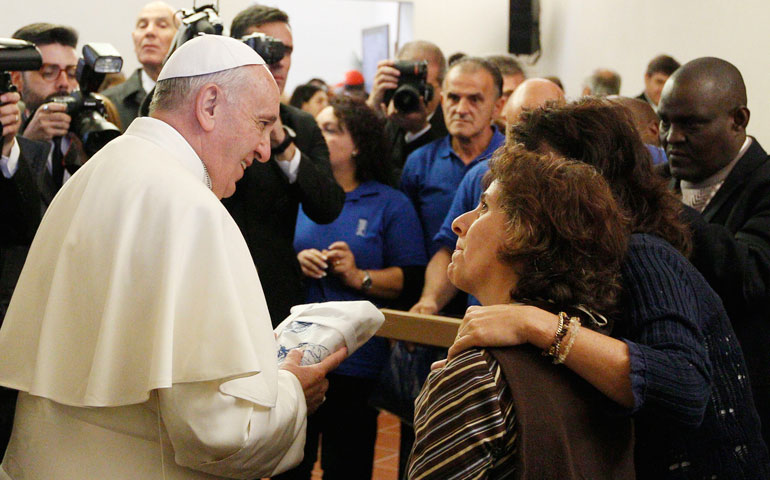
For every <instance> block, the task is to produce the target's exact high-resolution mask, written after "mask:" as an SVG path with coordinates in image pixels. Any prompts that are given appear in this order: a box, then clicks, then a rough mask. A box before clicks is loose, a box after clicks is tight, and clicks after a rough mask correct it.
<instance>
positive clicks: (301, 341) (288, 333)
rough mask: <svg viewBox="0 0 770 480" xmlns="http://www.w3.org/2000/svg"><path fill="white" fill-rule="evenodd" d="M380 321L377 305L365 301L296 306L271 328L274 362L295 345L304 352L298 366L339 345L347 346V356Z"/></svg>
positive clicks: (375, 330)
mask: <svg viewBox="0 0 770 480" xmlns="http://www.w3.org/2000/svg"><path fill="white" fill-rule="evenodd" d="M384 321H385V317H384V316H383V315H382V313H381V312H380V311H379V310H378V309H377V307H375V306H374V305H373V304H372V302H368V301H365V300H361V301H354V302H325V303H310V304H307V305H297V306H295V307H292V309H291V314H290V315H289V316H288V317H286V319H285V320H284V321H283V322H281V324H280V325H278V326H277V327H276V329H275V334H276V341H277V342H278V363H279V364H281V363H283V361H284V359H285V358H286V355H288V354H289V352H290V351H292V350H294V349H296V348H300V349H302V350H303V351H304V352H305V353H304V355H303V356H302V365H312V364H314V363H318V362H320V361H321V360H323V359H324V358H326V357H327V356H329V355H330V354H331V353H334V352H335V351H337V350H338V349H340V348H342V347H348V355H350V354H352V353H353V352H355V351H356V350H357V349H358V348H359V347H360V346H361V345H363V344H364V343H366V342H367V341H368V340H369V339H370V338H372V336H373V335H374V334H375V333H377V330H379V329H380V326H382V323H383V322H384Z"/></svg>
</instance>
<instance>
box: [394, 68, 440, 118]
mask: <svg viewBox="0 0 770 480" xmlns="http://www.w3.org/2000/svg"><path fill="white" fill-rule="evenodd" d="M393 68H395V69H397V70H398V71H399V72H400V75H399V77H398V87H396V88H395V89H393V90H388V91H387V92H385V104H386V105H387V104H389V103H390V101H391V99H392V100H393V106H394V107H395V108H396V110H398V111H399V112H401V113H410V112H415V111H417V110H418V109H419V108H420V98H422V99H423V101H424V102H425V103H428V102H430V101H431V99H432V98H433V93H434V92H433V86H432V85H430V84H429V83H428V62H427V61H425V60H419V61H401V62H396V63H395V64H394V65H393Z"/></svg>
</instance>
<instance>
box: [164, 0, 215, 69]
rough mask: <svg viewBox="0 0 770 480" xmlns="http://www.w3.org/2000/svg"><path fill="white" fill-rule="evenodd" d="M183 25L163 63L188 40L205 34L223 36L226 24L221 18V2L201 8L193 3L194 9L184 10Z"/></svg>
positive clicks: (207, 4) (177, 32)
mask: <svg viewBox="0 0 770 480" xmlns="http://www.w3.org/2000/svg"><path fill="white" fill-rule="evenodd" d="M181 23H182V25H181V26H180V27H179V29H178V30H177V31H176V35H174V40H172V42H171V47H170V48H169V49H168V53H166V58H165V59H164V61H163V63H166V61H167V60H168V58H169V57H170V56H171V54H172V53H174V52H175V51H176V50H177V49H178V48H179V47H181V46H182V45H184V44H185V42H187V41H188V40H192V39H193V38H195V37H197V36H199V35H203V34H207V35H222V30H223V29H224V24H223V23H222V20H221V19H220V18H219V0H217V4H216V5H214V4H211V3H206V4H204V5H201V6H199V7H198V6H196V5H195V1H193V8H184V9H182V18H181Z"/></svg>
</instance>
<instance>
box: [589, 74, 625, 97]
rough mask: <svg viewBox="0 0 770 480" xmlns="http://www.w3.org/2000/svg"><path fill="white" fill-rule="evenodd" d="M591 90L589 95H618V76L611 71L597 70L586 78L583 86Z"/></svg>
mask: <svg viewBox="0 0 770 480" xmlns="http://www.w3.org/2000/svg"><path fill="white" fill-rule="evenodd" d="M584 85H585V86H586V87H588V88H589V89H590V90H591V95H594V96H596V97H606V96H607V95H618V94H619V93H620V75H619V74H618V73H617V72H613V71H612V70H606V69H599V70H596V71H594V73H592V74H591V76H590V77H588V78H587V79H586V81H585V84H584Z"/></svg>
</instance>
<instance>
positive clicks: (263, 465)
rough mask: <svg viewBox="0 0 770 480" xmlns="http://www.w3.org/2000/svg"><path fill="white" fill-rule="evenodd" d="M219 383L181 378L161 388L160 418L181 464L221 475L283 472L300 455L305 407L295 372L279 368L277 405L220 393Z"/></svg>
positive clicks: (303, 443)
mask: <svg viewBox="0 0 770 480" xmlns="http://www.w3.org/2000/svg"><path fill="white" fill-rule="evenodd" d="M243 380H244V379H242V380H241V381H243ZM220 385H221V382H220V381H210V382H196V383H183V384H175V385H174V386H173V387H172V388H170V389H160V390H158V394H159V399H160V410H161V417H162V419H163V423H164V424H165V426H166V431H167V432H168V436H169V438H170V439H171V443H172V444H173V446H174V456H175V460H176V462H177V463H178V464H179V465H182V466H184V467H188V468H192V469H194V470H200V471H203V472H206V473H209V474H212V475H216V476H220V477H230V478H244V479H253V478H260V477H267V476H271V475H274V474H276V473H280V472H283V471H285V470H288V469H289V468H291V467H293V466H295V465H297V464H298V463H299V462H300V461H301V460H302V452H303V448H304V445H305V427H306V414H307V407H306V405H305V396H304V393H303V392H302V387H301V386H300V383H299V380H297V377H295V376H294V375H293V374H291V373H289V372H288V371H286V370H280V371H279V373H278V398H277V399H276V404H275V407H273V408H267V407H263V406H261V405H257V404H255V403H252V402H249V401H247V400H243V399H241V398H237V397H234V396H231V395H228V394H224V393H221V391H220Z"/></svg>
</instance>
